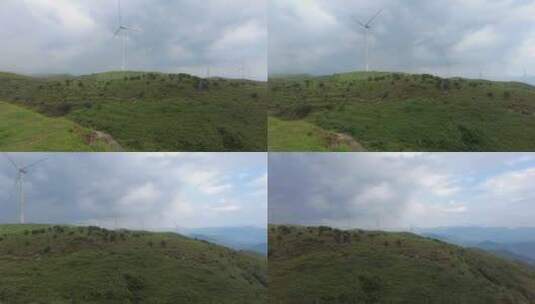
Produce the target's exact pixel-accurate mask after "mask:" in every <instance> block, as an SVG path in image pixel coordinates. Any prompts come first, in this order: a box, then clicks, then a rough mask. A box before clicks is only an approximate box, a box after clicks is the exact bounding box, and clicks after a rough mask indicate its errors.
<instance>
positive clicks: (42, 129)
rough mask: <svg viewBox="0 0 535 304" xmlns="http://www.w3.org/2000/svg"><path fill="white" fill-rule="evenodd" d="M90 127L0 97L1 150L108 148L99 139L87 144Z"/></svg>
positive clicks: (89, 149) (87, 149)
mask: <svg viewBox="0 0 535 304" xmlns="http://www.w3.org/2000/svg"><path fill="white" fill-rule="evenodd" d="M91 132H92V131H91V130H90V129H88V128H83V127H80V126H79V125H77V124H76V123H74V122H72V121H70V120H67V119H65V118H49V117H45V116H44V115H41V114H38V113H35V112H33V111H30V110H28V109H25V108H22V107H20V106H15V105H11V104H9V103H6V102H2V101H0V150H2V151H27V152H32V151H111V150H113V149H112V147H111V146H109V145H107V144H106V143H104V142H102V141H97V142H95V143H91V144H89V142H88V141H87V140H86V138H87V137H88V136H89V135H90V134H91Z"/></svg>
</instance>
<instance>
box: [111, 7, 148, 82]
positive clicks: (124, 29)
mask: <svg viewBox="0 0 535 304" xmlns="http://www.w3.org/2000/svg"><path fill="white" fill-rule="evenodd" d="M117 6H118V21H119V22H118V26H117V30H116V31H115V34H114V35H113V36H114V37H118V36H121V38H122V40H123V64H122V66H121V69H122V70H123V71H125V70H126V65H127V63H128V37H129V33H130V32H140V31H141V30H140V29H139V28H137V27H133V26H129V25H125V24H123V16H122V13H121V0H117Z"/></svg>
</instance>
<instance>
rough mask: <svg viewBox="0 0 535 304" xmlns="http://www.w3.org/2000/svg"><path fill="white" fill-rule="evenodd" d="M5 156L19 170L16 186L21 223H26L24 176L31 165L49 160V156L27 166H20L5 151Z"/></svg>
mask: <svg viewBox="0 0 535 304" xmlns="http://www.w3.org/2000/svg"><path fill="white" fill-rule="evenodd" d="M4 156H5V157H6V158H7V160H8V161H9V162H10V163H11V164H12V165H13V167H14V168H15V169H16V170H17V178H16V179H15V187H17V192H18V194H19V212H20V213H19V217H20V218H19V221H20V223H21V224H24V222H25V217H24V208H25V204H26V201H25V200H26V197H25V195H24V176H25V175H26V174H28V173H29V169H30V168H31V167H34V166H36V165H37V164H39V163H41V162H43V161H45V160H47V158H43V159H40V160H38V161H36V162H33V163H31V164H29V165H27V166H23V167H21V166H19V165H18V164H17V163H16V162H15V161H14V160H13V159H11V158H10V157H9V155H7V154H5V153H4Z"/></svg>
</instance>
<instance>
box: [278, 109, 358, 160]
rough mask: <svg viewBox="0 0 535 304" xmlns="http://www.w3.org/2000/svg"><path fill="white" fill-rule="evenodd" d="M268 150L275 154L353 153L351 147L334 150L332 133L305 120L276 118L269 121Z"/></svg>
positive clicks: (340, 146)
mask: <svg viewBox="0 0 535 304" xmlns="http://www.w3.org/2000/svg"><path fill="white" fill-rule="evenodd" d="M268 128H269V133H268V147H269V148H268V149H269V151H274V152H293V151H301V150H304V151H311V152H327V151H330V150H335V151H338V152H346V151H351V147H350V146H349V145H347V144H342V145H339V146H337V147H336V148H333V147H332V145H333V142H332V140H330V139H332V138H333V137H334V135H333V134H332V132H327V131H325V130H323V129H321V128H319V127H317V126H315V125H313V124H311V123H309V122H306V121H303V120H292V121H288V120H281V119H277V118H275V117H269V119H268Z"/></svg>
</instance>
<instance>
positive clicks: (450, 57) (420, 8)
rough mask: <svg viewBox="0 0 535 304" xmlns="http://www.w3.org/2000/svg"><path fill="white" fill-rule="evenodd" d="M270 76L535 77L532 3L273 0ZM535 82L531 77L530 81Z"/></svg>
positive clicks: (497, 0) (534, 2) (504, 0)
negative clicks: (367, 40) (368, 30)
mask: <svg viewBox="0 0 535 304" xmlns="http://www.w3.org/2000/svg"><path fill="white" fill-rule="evenodd" d="M270 3H271V4H270V7H269V15H268V16H269V63H270V72H272V73H311V74H331V73H337V72H347V71H354V70H364V68H365V43H364V42H365V38H364V37H365V36H364V31H363V29H362V28H361V27H360V25H358V23H357V20H361V21H362V22H363V23H366V21H367V20H369V19H370V18H371V17H372V16H373V15H374V14H376V13H377V12H378V11H379V10H381V9H382V10H383V12H382V14H381V15H380V16H379V17H378V18H377V19H376V20H375V21H374V22H373V23H372V30H371V35H370V66H371V69H372V70H380V71H404V72H418V73H434V74H439V75H442V76H464V77H479V75H480V73H481V76H482V77H483V78H492V79H494V78H496V79H511V78H515V79H516V78H519V77H520V78H521V79H522V78H523V75H524V69H525V72H526V73H527V74H528V75H531V76H535V18H534V16H535V0H433V1H428V0H411V1H399V0H374V1H364V0H356V1H346V0H293V1H287V0H272V1H271V2H270ZM534 80H535V79H534Z"/></svg>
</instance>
